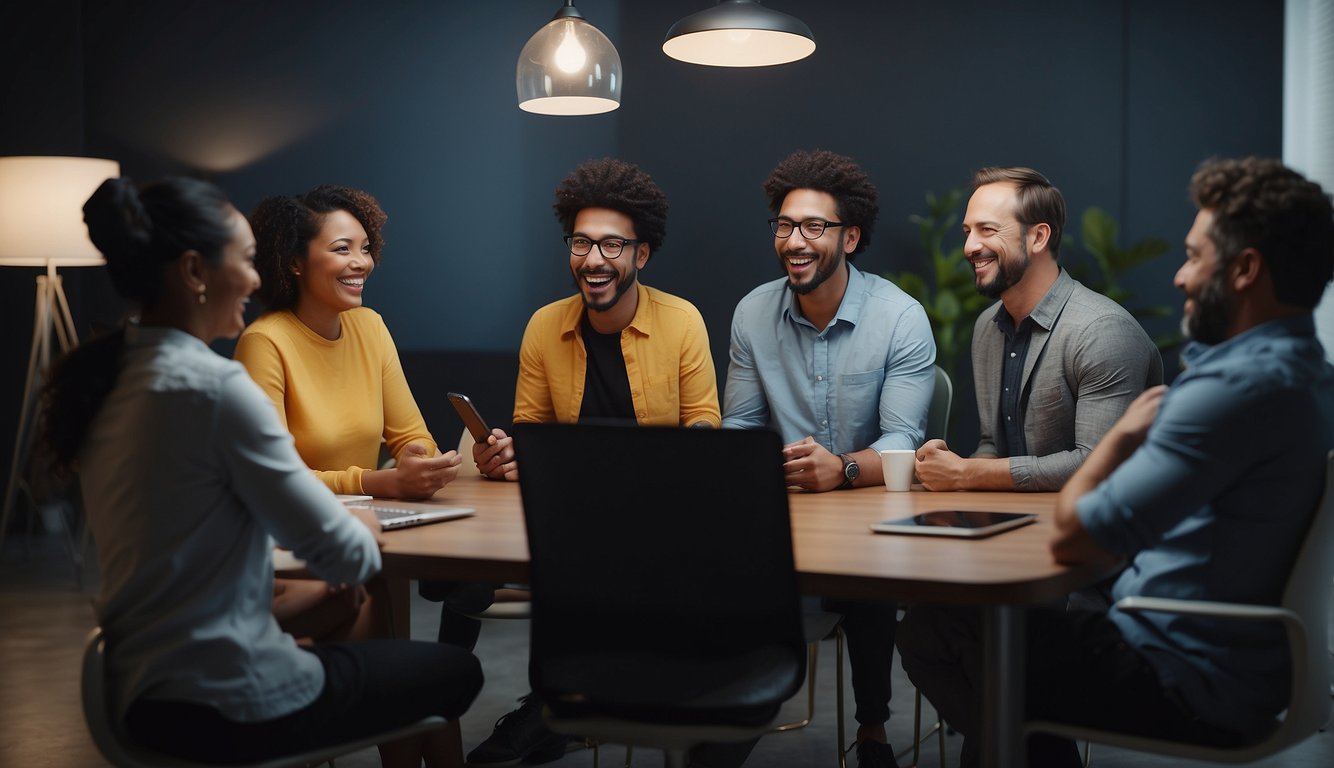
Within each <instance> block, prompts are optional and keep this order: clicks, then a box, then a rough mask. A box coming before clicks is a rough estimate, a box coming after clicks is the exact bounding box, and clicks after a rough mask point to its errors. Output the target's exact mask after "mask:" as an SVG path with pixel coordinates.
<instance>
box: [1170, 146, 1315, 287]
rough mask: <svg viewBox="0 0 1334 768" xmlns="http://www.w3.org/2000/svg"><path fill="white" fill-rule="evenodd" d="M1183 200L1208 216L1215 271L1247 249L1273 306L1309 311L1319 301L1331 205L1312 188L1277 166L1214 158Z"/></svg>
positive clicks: (1264, 161)
mask: <svg viewBox="0 0 1334 768" xmlns="http://www.w3.org/2000/svg"><path fill="white" fill-rule="evenodd" d="M1190 196H1191V199H1192V200H1193V201H1194V202H1195V205H1197V206H1199V207H1200V208H1201V209H1203V210H1207V211H1212V212H1213V215H1214V221H1213V225H1212V226H1211V227H1210V230H1209V237H1210V238H1212V239H1213V241H1214V245H1215V246H1216V247H1217V248H1218V258H1219V268H1220V269H1222V268H1224V267H1225V265H1227V264H1230V263H1231V262H1232V260H1233V259H1235V258H1236V257H1237V256H1238V255H1240V254H1241V252H1242V251H1244V250H1246V249H1247V248H1254V249H1256V250H1258V251H1259V252H1260V255H1261V256H1263V257H1264V260H1265V264H1267V265H1268V267H1269V271H1270V273H1271V274H1272V275H1273V278H1274V294H1275V296H1276V297H1277V298H1278V300H1279V301H1281V302H1283V303H1284V304H1295V305H1297V306H1300V307H1306V308H1308V309H1311V308H1314V307H1315V306H1316V305H1317V304H1319V303H1320V297H1321V296H1322V295H1323V294H1324V292H1325V286H1326V285H1328V284H1329V281H1330V278H1331V277H1332V276H1334V205H1331V203H1330V197H1329V195H1328V194H1326V193H1325V191H1324V190H1323V189H1321V188H1320V185H1319V184H1316V183H1315V182H1313V181H1309V180H1307V179H1306V178H1304V177H1303V176H1302V175H1301V174H1299V173H1297V172H1296V171H1294V170H1292V169H1291V168H1288V167H1287V166H1285V165H1283V163H1281V162H1279V161H1278V160H1273V159H1269V158H1261V157H1248V158H1245V159H1242V160H1220V159H1217V158H1214V159H1211V160H1206V161H1204V162H1203V163H1202V164H1201V165H1200V167H1199V170H1197V171H1195V175H1194V176H1193V177H1191V180H1190Z"/></svg>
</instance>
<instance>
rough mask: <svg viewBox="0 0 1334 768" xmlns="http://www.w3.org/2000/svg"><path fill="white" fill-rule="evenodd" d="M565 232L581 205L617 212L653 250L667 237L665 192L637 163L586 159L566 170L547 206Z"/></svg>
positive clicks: (654, 251)
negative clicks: (622, 215) (626, 219)
mask: <svg viewBox="0 0 1334 768" xmlns="http://www.w3.org/2000/svg"><path fill="white" fill-rule="evenodd" d="M551 207H552V208H553V209H555V211H556V218H557V219H558V220H559V221H560V225H561V227H562V228H564V230H565V233H566V234H570V233H571V232H573V231H574V218H575V217H576V216H578V215H579V212H580V211H582V210H583V209H585V208H610V209H611V210H613V211H619V212H621V213H623V214H625V215H626V216H629V217H630V220H631V221H632V222H634V225H635V238H636V239H638V240H640V241H642V242H645V243H648V247H649V252H650V253H657V251H658V249H659V248H661V247H662V241H663V239H664V238H666V237H667V195H665V194H663V191H662V189H660V188H659V187H658V185H657V184H655V183H654V182H653V178H652V177H651V176H649V175H648V174H647V173H645V172H644V171H642V170H640V168H639V166H637V165H634V164H633V163H627V162H625V161H624V160H616V159H614V158H610V157H604V158H602V159H601V160H587V161H585V162H583V163H581V164H580V165H579V167H578V168H575V169H574V170H573V171H571V172H570V175H569V176H566V177H565V180H564V181H562V182H561V183H560V186H558V187H556V202H555V203H554V204H552V206H551Z"/></svg>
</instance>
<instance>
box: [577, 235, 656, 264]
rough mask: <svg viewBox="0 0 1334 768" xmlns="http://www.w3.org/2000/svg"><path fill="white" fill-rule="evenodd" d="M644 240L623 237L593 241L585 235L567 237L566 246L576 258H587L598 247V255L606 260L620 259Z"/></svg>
mask: <svg viewBox="0 0 1334 768" xmlns="http://www.w3.org/2000/svg"><path fill="white" fill-rule="evenodd" d="M641 242H643V241H642V240H626V239H625V238H623V237H604V238H602V239H601V240H591V239H589V238H587V237H584V236H583V235H566V236H565V244H566V245H568V246H569V247H570V253H571V254H573V255H575V256H587V255H588V254H589V253H590V252H592V250H593V246H595V245H596V246H597V247H598V253H601V254H602V258H604V259H615V258H619V257H620V255H621V251H622V250H624V249H625V248H626V247H628V246H631V245H639V244H640V243H641Z"/></svg>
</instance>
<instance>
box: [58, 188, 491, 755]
mask: <svg viewBox="0 0 1334 768" xmlns="http://www.w3.org/2000/svg"><path fill="white" fill-rule="evenodd" d="M84 217H85V220H86V221H87V223H88V232H89V235H90V237H91V238H92V240H93V243H94V244H96V245H97V247H98V249H99V250H101V251H102V253H103V254H104V255H105V256H106V259H107V268H108V271H109V273H110V275H111V279H112V282H113V284H114V285H115V287H116V290H117V291H118V292H119V293H120V294H121V295H122V296H124V297H125V298H126V299H128V300H130V301H132V302H134V303H135V304H137V305H138V310H139V319H138V322H136V323H132V324H130V325H127V326H126V327H125V328H124V329H123V330H121V331H119V332H117V333H115V334H112V335H110V336H106V337H104V338H102V339H98V340H94V341H92V342H90V343H88V344H85V345H84V346H82V347H80V348H79V349H77V350H75V351H74V352H73V353H71V354H70V355H69V357H68V358H66V359H65V360H64V361H63V362H62V363H61V364H60V365H59V366H58V367H57V369H56V370H55V371H54V372H53V374H52V377H51V380H50V383H49V384H48V385H47V388H46V390H45V392H44V404H43V405H44V416H45V419H44V428H43V429H44V434H43V437H44V444H45V446H46V448H47V449H48V450H49V452H50V453H51V455H52V458H53V460H54V463H55V465H56V466H57V467H59V468H62V469H64V470H68V471H73V472H75V473H77V475H78V478H79V482H80V484H81V486H82V490H83V498H84V499H85V503H86V506H87V514H88V521H89V524H90V525H91V526H92V530H93V536H94V539H95V541H96V544H97V553H98V561H99V563H100V566H101V571H102V589H101V594H100V595H99V597H98V599H97V601H96V605H95V608H96V612H97V616H98V622H99V623H100V624H101V626H102V629H103V632H104V635H105V637H106V642H107V650H106V654H107V669H108V674H109V678H110V679H109V681H108V682H109V684H110V690H111V692H112V695H113V696H114V700H113V703H112V705H113V708H114V710H115V712H116V715H117V716H118V717H120V718H122V719H123V723H124V726H125V730H126V732H127V734H128V735H129V737H130V738H131V739H132V740H134V741H135V742H137V743H139V744H141V745H142V746H145V747H148V748H151V749H154V750H158V751H161V752H165V753H168V754H171V755H175V756H178V757H181V758H184V759H190V760H198V761H206V762H242V761H256V760H261V759H266V758H272V757H278V756H281V755H283V754H290V753H293V752H297V751H303V750H308V749H312V748H315V747H318V746H321V745H326V744H332V743H336V742H341V741H345V740H348V739H351V738H356V737H359V736H366V735H371V734H375V733H379V732H383V731H386V730H390V729H392V728H394V727H397V726H400V725H404V724H406V723H409V722H413V721H415V720H418V719H420V718H422V717H425V716H428V715H441V716H444V717H446V718H450V719H454V718H457V717H458V716H459V715H461V714H462V713H463V711H464V710H465V709H466V708H467V706H468V705H469V704H470V703H471V702H472V700H473V698H474V697H475V696H476V694H477V691H478V689H479V688H480V686H481V670H480V666H479V665H478V663H477V660H476V659H475V658H473V657H472V655H471V654H469V653H467V652H466V651H462V650H460V649H458V648H452V647H450V646H444V645H439V644H436V643H414V642H410V641H366V642H360V643H329V644H325V645H314V646H312V647H308V648H302V647H299V646H298V645H297V643H296V641H295V640H294V639H293V638H292V637H291V636H290V635H287V634H284V633H283V632H282V630H280V629H279V627H278V625H277V623H276V622H275V620H274V618H273V616H272V614H271V612H270V601H271V597H272V594H273V584H272V580H273V563H272V541H273V540H276V541H277V542H278V543H279V544H281V545H283V546H285V547H289V548H290V549H292V550H293V552H294V553H295V554H296V555H297V556H298V557H301V558H302V559H304V560H305V561H306V563H307V565H308V567H309V568H310V570H311V571H312V572H313V573H314V574H315V575H316V576H318V577H319V578H321V579H323V580H325V581H327V582H328V583H330V584H337V585H343V584H359V583H362V582H364V581H365V580H366V579H368V578H370V577H371V576H372V575H374V574H375V573H376V572H377V571H378V570H379V568H380V554H379V548H378V546H377V535H376V531H378V529H379V526H378V523H376V522H375V519H374V518H373V517H371V516H369V515H366V514H362V513H353V514H349V513H348V510H347V509H346V508H345V507H344V506H343V505H341V504H339V503H338V501H337V500H336V499H335V498H334V496H333V494H332V493H330V492H329V490H328V489H327V488H326V487H325V486H324V485H323V484H321V483H320V482H319V481H318V480H317V479H316V478H315V477H313V476H312V475H311V474H310V472H309V471H308V470H307V469H306V467H305V465H304V464H303V463H302V461H301V458H300V457H299V456H298V455H297V453H296V450H295V449H294V448H293V446H292V439H291V437H290V436H289V435H288V434H287V432H286V430H284V429H283V426H282V424H281V423H280V422H279V420H278V418H277V416H276V414H275V413H274V410H273V407H272V404H271V403H270V401H269V400H268V398H267V397H265V395H264V393H263V392H262V391H260V389H259V388H258V387H257V386H255V384H254V382H253V381H251V379H250V377H249V376H248V375H247V374H246V371H245V369H244V368H243V367H242V366H241V365H239V364H237V363H235V362H232V361H229V360H226V359H224V358H222V357H220V356H218V355H216V354H214V353H213V352H212V351H211V350H210V349H209V347H208V343H209V342H211V341H213V340H215V339H219V338H224V337H235V336H236V335H237V334H238V333H240V332H241V329H242V328H243V326H244V318H243V312H244V310H245V306H246V302H247V301H248V299H249V297H250V294H251V293H252V292H254V291H255V290H256V289H257V288H258V287H259V283H260V279H259V275H258V274H257V273H256V271H255V268H254V264H253V261H254V253H255V240H254V236H253V235H252V233H251V230H250V226H249V224H248V223H247V221H246V219H245V218H244V217H243V216H242V215H241V214H240V213H238V212H237V211H236V209H235V208H233V207H232V205H231V204H230V203H229V202H228V201H227V199H226V197H225V196H224V195H223V194H222V193H221V192H220V191H219V190H218V189H217V188H216V187H214V186H212V185H210V184H207V183H205V182H201V181H195V180H190V179H169V180H166V181H162V182H158V183H155V184H150V185H147V186H145V187H142V188H138V187H136V186H135V185H133V184H132V183H131V182H130V181H128V180H126V179H111V180H108V181H106V182H105V183H103V184H102V186H101V187H100V188H98V190H97V192H95V193H94V194H93V196H92V197H91V198H90V199H89V200H88V203H87V204H86V205H85V206H84ZM427 738H428V739H429V740H430V741H431V743H429V744H423V743H420V742H417V741H414V742H412V743H407V744H404V743H399V744H395V745H390V746H388V747H385V748H382V756H383V757H384V758H385V764H386V765H391V764H398V765H414V766H416V765H419V764H420V758H419V756H420V754H421V752H422V750H423V749H424V748H429V749H431V750H433V752H435V753H437V754H443V755H449V754H457V745H456V744H454V745H451V744H450V743H449V740H450V734H449V732H446V731H441V732H436V733H434V734H431V735H430V736H428V737H427ZM451 746H452V748H453V752H452V753H451V752H450V747H451ZM444 762H445V761H444V760H440V761H428V764H431V765H437V764H444Z"/></svg>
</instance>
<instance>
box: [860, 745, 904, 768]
mask: <svg viewBox="0 0 1334 768" xmlns="http://www.w3.org/2000/svg"><path fill="white" fill-rule="evenodd" d="M857 766H858V768H899V761H898V760H896V759H895V758H894V748H893V747H891V746H889V745H888V744H884V743H881V742H879V741H872V740H871V739H862V740H861V741H860V742H858V743H857Z"/></svg>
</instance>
